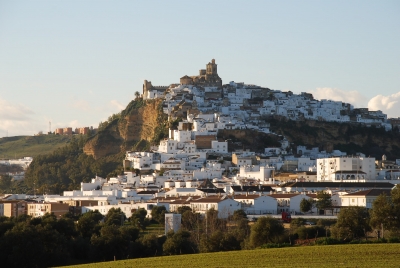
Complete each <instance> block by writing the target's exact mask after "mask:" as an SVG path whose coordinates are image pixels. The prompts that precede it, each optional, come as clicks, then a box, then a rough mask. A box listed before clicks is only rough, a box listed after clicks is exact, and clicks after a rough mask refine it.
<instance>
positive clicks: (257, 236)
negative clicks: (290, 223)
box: [250, 217, 285, 247]
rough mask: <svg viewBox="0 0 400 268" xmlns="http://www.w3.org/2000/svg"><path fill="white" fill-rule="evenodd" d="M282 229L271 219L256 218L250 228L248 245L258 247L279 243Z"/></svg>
mask: <svg viewBox="0 0 400 268" xmlns="http://www.w3.org/2000/svg"><path fill="white" fill-rule="evenodd" d="M284 230H285V229H284V227H283V225H282V223H280V222H279V221H278V220H277V219H274V218H271V217H261V218H258V220H257V222H256V223H255V224H254V225H253V226H252V227H251V232H250V244H251V246H253V247H259V246H261V245H263V244H265V243H276V242H279V238H280V236H282V235H283V233H284Z"/></svg>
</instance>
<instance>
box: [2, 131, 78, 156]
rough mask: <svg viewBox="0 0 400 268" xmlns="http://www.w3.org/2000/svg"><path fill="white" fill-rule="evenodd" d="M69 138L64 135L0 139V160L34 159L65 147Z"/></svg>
mask: <svg viewBox="0 0 400 268" xmlns="http://www.w3.org/2000/svg"><path fill="white" fill-rule="evenodd" d="M70 140H71V137H69V136H64V135H40V136H16V137H4V138H1V139H0V159H14V158H22V157H24V156H32V157H35V156H37V155H39V154H47V153H51V152H53V151H54V150H56V149H57V148H59V147H63V146H65V145H66V144H67V143H68V142H69V141H70Z"/></svg>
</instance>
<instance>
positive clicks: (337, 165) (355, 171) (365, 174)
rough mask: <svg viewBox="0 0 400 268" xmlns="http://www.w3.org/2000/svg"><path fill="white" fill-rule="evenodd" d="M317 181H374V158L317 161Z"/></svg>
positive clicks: (323, 159) (338, 158)
mask: <svg viewBox="0 0 400 268" xmlns="http://www.w3.org/2000/svg"><path fill="white" fill-rule="evenodd" d="M317 180H318V181H349V182H363V181H370V180H375V158H372V157H332V158H322V159H318V160H317Z"/></svg>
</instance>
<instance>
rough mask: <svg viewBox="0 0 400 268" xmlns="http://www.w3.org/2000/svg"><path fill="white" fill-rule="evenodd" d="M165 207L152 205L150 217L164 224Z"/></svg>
mask: <svg viewBox="0 0 400 268" xmlns="http://www.w3.org/2000/svg"><path fill="white" fill-rule="evenodd" d="M166 212H167V209H166V208H165V207H164V206H154V207H153V208H152V209H151V218H152V219H153V220H155V221H156V222H158V223H159V224H161V225H164V224H165V213H166Z"/></svg>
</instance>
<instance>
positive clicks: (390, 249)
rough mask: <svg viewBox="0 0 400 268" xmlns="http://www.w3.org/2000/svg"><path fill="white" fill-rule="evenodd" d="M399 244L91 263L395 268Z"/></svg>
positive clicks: (399, 259)
mask: <svg viewBox="0 0 400 268" xmlns="http://www.w3.org/2000/svg"><path fill="white" fill-rule="evenodd" d="M399 262H400V244H358V245H335V246H307V247H290V248H275V249H257V250H242V251H230V252H217V253H204V254H193V255H177V256H166V257H154V258H142V259H132V260H121V261H115V262H103V263H93V264H86V265H78V266H69V267H76V268H94V267H111V268H112V267H119V268H123V267H136V268H140V267H143V268H144V267H146V268H147V267H159V268H162V267H185V268H187V267H190V268H195V267H252V268H253V267H332V266H336V267H399Z"/></svg>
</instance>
